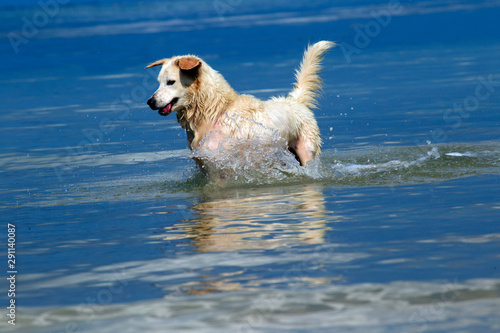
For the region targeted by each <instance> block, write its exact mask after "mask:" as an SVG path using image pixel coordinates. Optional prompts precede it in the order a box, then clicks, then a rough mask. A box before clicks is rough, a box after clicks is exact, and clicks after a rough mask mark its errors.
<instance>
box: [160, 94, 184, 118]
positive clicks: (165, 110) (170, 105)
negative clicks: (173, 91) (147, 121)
mask: <svg viewBox="0 0 500 333" xmlns="http://www.w3.org/2000/svg"><path fill="white" fill-rule="evenodd" d="M178 100H179V99H178V98H177V97H176V98H174V99H173V100H172V101H171V102H170V103H168V104H167V106H165V107H164V108H161V109H159V110H158V114H159V115H160V116H168V115H169V114H170V113H171V112H172V108H173V107H174V105H175V103H177V101H178Z"/></svg>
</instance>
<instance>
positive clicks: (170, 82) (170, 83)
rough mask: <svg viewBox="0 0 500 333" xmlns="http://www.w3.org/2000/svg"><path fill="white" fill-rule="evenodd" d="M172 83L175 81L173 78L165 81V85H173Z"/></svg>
mask: <svg viewBox="0 0 500 333" xmlns="http://www.w3.org/2000/svg"><path fill="white" fill-rule="evenodd" d="M174 83H175V81H174V80H168V81H167V86H171V85H173V84H174Z"/></svg>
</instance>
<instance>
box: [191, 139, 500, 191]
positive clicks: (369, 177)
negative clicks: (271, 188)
mask: <svg viewBox="0 0 500 333" xmlns="http://www.w3.org/2000/svg"><path fill="white" fill-rule="evenodd" d="M192 157H194V158H199V159H202V160H204V161H206V162H205V165H204V168H203V170H204V172H205V173H206V174H207V175H208V179H209V183H210V184H212V185H216V186H222V187H228V186H229V187H231V186H241V185H266V184H267V185H273V184H282V183H310V182H321V183H323V184H328V185H339V186H346V185H348V186H372V185H374V186H377V185H378V186H380V185H389V186H392V185H402V184H415V183H427V182H436V181H443V180H448V179H453V178H460V177H465V176H470V175H477V174H491V173H494V174H499V173H500V168H499V163H498V162H499V160H500V145H499V143H496V142H493V143H492V142H489V143H480V144H443V145H427V146H413V147H401V146H398V147H385V148H380V147H372V148H369V149H365V150H347V151H342V152H339V151H336V150H326V151H325V152H324V153H323V155H322V156H321V161H318V160H316V161H314V162H313V163H309V164H308V165H307V166H305V167H302V166H300V164H299V163H298V161H297V160H296V159H295V156H294V155H293V154H292V153H290V152H289V151H288V149H287V144H286V141H285V140H283V139H282V138H279V137H278V136H274V137H273V140H271V141H269V140H266V141H263V140H260V139H244V140H235V139H226V140H224V141H223V142H221V144H220V145H219V146H218V148H217V149H215V150H207V149H197V150H195V151H193V152H192Z"/></svg>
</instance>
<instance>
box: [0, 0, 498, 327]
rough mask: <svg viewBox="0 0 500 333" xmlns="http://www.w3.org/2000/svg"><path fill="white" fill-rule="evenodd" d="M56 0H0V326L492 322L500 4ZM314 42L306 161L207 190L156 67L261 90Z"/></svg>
mask: <svg viewBox="0 0 500 333" xmlns="http://www.w3.org/2000/svg"><path fill="white" fill-rule="evenodd" d="M63 2H64V1H60V2H55V3H57V6H55V7H46V9H44V8H43V7H41V5H40V4H39V3H38V1H24V2H23V4H22V5H19V4H18V3H17V2H16V1H2V2H0V6H1V10H0V22H1V23H0V24H1V25H0V36H1V37H2V38H1V39H0V59H1V60H2V61H0V73H1V76H0V86H1V89H0V97H1V101H2V103H0V128H1V141H0V149H1V150H0V166H1V168H0V177H1V182H0V184H1V185H0V199H1V201H0V206H1V212H2V214H1V223H0V225H1V228H2V230H3V231H2V234H3V235H4V236H2V237H1V238H0V245H1V246H2V247H3V248H4V251H3V252H2V253H4V255H3V256H4V258H5V260H4V261H5V265H4V266H2V267H4V268H3V271H4V276H5V275H7V271H8V267H7V251H6V249H7V224H8V223H11V224H14V225H15V226H16V251H17V253H16V268H17V284H16V298H15V299H16V304H17V305H18V307H17V312H16V326H15V327H14V326H12V325H10V324H8V322H7V320H8V317H7V316H5V315H3V319H2V320H1V321H0V331H2V332H11V331H12V332H140V331H145V332H346V331H349V332H424V331H425V332H496V331H499V330H500V319H499V318H500V317H499V315H498V314H499V311H498V309H499V308H500V271H499V267H498V262H499V258H500V257H499V253H500V226H499V225H498V221H499V220H500V195H499V194H500V193H499V190H498V188H499V185H500V141H499V137H500V107H499V105H500V70H499V68H500V29H499V28H500V27H499V24H498V17H499V15H500V1H455V0H443V1H434V2H427V1H401V2H398V1H334V2H331V1H320V0H318V1H309V2H308V3H301V2H296V3H290V2H285V1H283V2H281V1H278V2H272V3H270V2H267V1H259V0H253V1H225V0H221V1H214V2H211V1H209V2H203V1H199V0H192V1H186V2H174V1H140V2H139V1H130V2H100V1H71V2H68V3H67V4H66V3H64V4H63ZM47 8H49V9H47ZM50 8H52V9H50ZM51 10H52V11H51ZM387 13H389V14H388V15H387ZM31 24H32V25H33V26H34V28H35V29H31V30H30V25H31ZM363 36H364V37H363ZM322 39H326V40H332V41H335V42H337V43H339V46H338V47H336V48H335V49H333V50H332V51H331V52H330V53H329V54H327V55H326V57H325V61H324V69H323V73H322V77H323V80H324V89H323V90H324V93H323V95H322V97H321V99H320V103H319V108H318V109H317V110H315V114H316V117H317V119H318V123H319V126H320V130H321V133H322V134H321V136H322V139H323V142H324V144H323V154H322V156H321V164H320V165H316V166H315V167H314V168H313V169H312V170H304V169H303V168H301V167H299V166H298V165H296V164H294V161H293V158H291V157H290V156H289V155H287V153H286V152H283V151H280V150H279V149H278V148H276V150H275V151H273V152H272V153H269V152H262V151H259V150H258V147H257V148H255V147H254V148H253V149H254V150H255V151H254V150H252V151H251V152H250V153H252V154H254V153H255V154H257V156H262V155H264V156H266V161H267V162H266V163H267V164H266V166H265V167H261V168H254V167H252V165H251V163H249V161H250V162H251V161H252V158H253V157H252V156H254V155H250V157H249V159H248V160H245V161H243V160H236V161H230V163H228V161H218V162H219V163H221V165H223V166H225V167H226V168H230V169H231V171H232V172H231V173H230V176H229V177H228V179H227V180H226V181H225V182H224V183H221V182H219V181H217V180H214V179H211V178H207V176H205V175H204V174H202V173H200V172H199V171H198V170H197V168H196V166H195V164H194V162H193V161H192V160H191V158H190V156H191V153H190V152H189V150H188V149H187V143H186V137H185V133H184V132H183V130H182V129H181V128H180V126H179V125H178V124H177V122H176V119H175V116H170V117H160V116H158V114H157V113H156V112H155V111H151V110H150V109H149V108H148V107H147V105H146V101H147V99H148V98H149V96H150V95H151V94H152V93H153V92H154V91H155V90H156V87H157V82H156V75H157V72H158V71H157V69H149V70H144V69H143V68H144V67H145V66H146V65H147V64H149V63H150V62H152V61H154V60H157V59H160V58H164V57H169V56H171V55H177V54H187V53H191V54H197V55H199V56H200V57H202V58H203V59H204V60H205V61H206V62H207V63H209V64H210V65H211V66H212V67H213V68H215V69H216V70H218V71H220V72H221V73H222V74H223V75H224V77H225V78H226V79H227V80H228V82H229V83H230V84H231V85H232V86H233V87H234V88H235V89H236V90H237V91H239V92H241V93H248V94H253V95H255V96H256V97H259V98H262V99H266V98H269V97H271V96H275V95H280V94H286V93H287V92H288V91H289V90H290V88H291V87H292V83H293V71H294V69H295V68H296V67H297V66H298V63H299V61H300V59H301V56H302V53H303V50H304V48H305V46H306V45H307V44H308V43H310V42H315V41H318V40H322ZM259 154H260V155H259ZM266 154H267V155H266ZM284 162H286V163H284ZM284 165H286V167H284ZM0 288H1V290H2V292H0V299H1V304H3V305H2V307H4V309H5V307H6V306H7V305H8V302H9V298H8V297H7V290H8V289H9V286H8V285H7V283H6V282H5V279H4V280H3V281H2V283H1V284H0Z"/></svg>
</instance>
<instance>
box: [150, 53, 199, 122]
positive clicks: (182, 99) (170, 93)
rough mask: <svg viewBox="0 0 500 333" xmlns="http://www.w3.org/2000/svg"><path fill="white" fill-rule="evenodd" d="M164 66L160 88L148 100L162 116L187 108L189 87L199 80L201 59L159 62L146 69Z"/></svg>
mask: <svg viewBox="0 0 500 333" xmlns="http://www.w3.org/2000/svg"><path fill="white" fill-rule="evenodd" d="M160 65H162V68H161V70H160V74H159V75H158V82H159V83H160V87H159V88H158V89H157V90H156V92H155V93H154V94H153V96H151V98H150V99H149V100H148V105H149V107H150V108H151V109H153V110H158V113H159V114H160V115H162V116H167V115H169V114H170V113H172V112H173V111H180V110H183V109H184V108H185V106H186V105H187V104H188V102H189V100H190V95H189V93H190V92H189V89H188V88H189V87H190V86H191V85H193V83H194V82H195V81H196V80H197V79H198V75H199V69H200V67H201V65H202V61H201V59H199V58H197V57H194V56H182V57H173V58H170V59H162V60H158V61H156V62H154V63H152V64H150V65H148V66H146V68H151V67H155V66H160Z"/></svg>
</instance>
